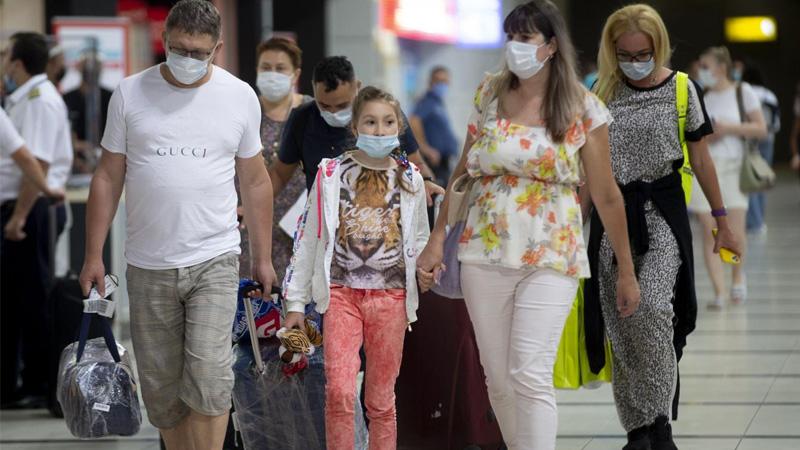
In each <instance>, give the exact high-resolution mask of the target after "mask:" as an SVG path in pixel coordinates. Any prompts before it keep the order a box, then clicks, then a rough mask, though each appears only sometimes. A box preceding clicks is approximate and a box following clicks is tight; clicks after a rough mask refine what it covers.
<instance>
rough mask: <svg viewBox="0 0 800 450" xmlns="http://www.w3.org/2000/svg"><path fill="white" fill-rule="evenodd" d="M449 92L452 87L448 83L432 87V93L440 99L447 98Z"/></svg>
mask: <svg viewBox="0 0 800 450" xmlns="http://www.w3.org/2000/svg"><path fill="white" fill-rule="evenodd" d="M448 90H450V85H448V84H447V83H436V84H434V85H433V86H431V92H433V93H434V94H436V96H437V97H439V98H445V97H446V96H447V91H448Z"/></svg>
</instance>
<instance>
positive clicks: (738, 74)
mask: <svg viewBox="0 0 800 450" xmlns="http://www.w3.org/2000/svg"><path fill="white" fill-rule="evenodd" d="M731 78H733V81H742V71H741V70H740V69H733V70H732V71H731Z"/></svg>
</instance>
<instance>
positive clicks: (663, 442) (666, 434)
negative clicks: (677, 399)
mask: <svg viewBox="0 0 800 450" xmlns="http://www.w3.org/2000/svg"><path fill="white" fill-rule="evenodd" d="M650 444H651V448H652V450H678V447H677V446H675V442H673V440H672V425H670V424H669V419H668V418H667V417H665V416H660V417H657V418H656V422H655V423H654V424H652V425H650Z"/></svg>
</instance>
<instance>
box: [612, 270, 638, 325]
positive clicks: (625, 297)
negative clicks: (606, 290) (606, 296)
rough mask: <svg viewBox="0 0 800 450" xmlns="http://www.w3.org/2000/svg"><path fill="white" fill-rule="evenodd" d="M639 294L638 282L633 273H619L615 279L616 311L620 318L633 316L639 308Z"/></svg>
mask: <svg viewBox="0 0 800 450" xmlns="http://www.w3.org/2000/svg"><path fill="white" fill-rule="evenodd" d="M640 300H641V293H640V292H639V282H638V281H636V275H634V274H633V273H620V274H619V276H618V277H617V311H618V312H619V316H620V318H623V319H624V318H626V317H630V316H632V315H633V313H635V312H636V310H637V309H638V308H639V301H640Z"/></svg>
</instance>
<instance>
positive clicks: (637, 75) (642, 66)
mask: <svg viewBox="0 0 800 450" xmlns="http://www.w3.org/2000/svg"><path fill="white" fill-rule="evenodd" d="M655 67H656V62H655V60H654V59H653V58H650V61H644V62H620V63H619V68H620V69H622V73H624V74H625V76H626V77H628V78H630V79H631V80H635V81H639V80H641V79H644V78H645V77H647V76H648V75H650V74H651V73H653V69H655Z"/></svg>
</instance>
